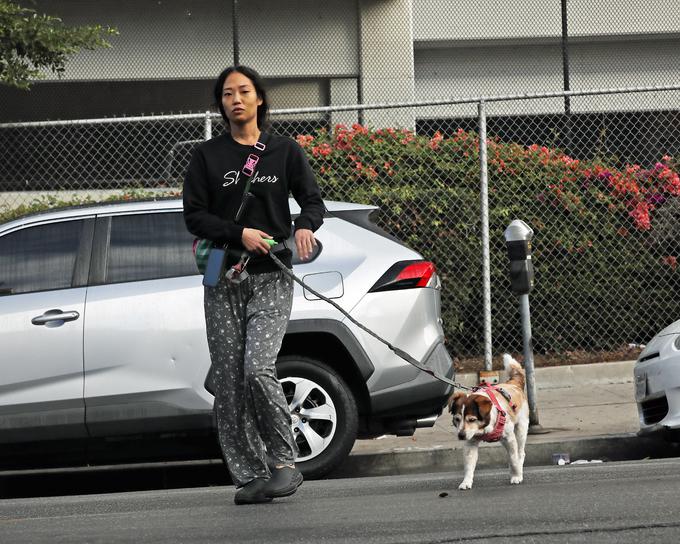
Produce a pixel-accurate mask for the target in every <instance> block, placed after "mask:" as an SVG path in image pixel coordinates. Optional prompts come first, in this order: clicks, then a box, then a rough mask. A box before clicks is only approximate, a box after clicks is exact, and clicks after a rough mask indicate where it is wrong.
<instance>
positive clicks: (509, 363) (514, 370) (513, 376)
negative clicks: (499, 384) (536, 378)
mask: <svg viewBox="0 0 680 544" xmlns="http://www.w3.org/2000/svg"><path fill="white" fill-rule="evenodd" d="M503 366H504V367H505V371H506V372H507V373H508V383H514V384H515V385H517V387H519V388H520V389H524V382H525V375H524V369H523V368H522V365H520V364H519V363H518V362H517V361H516V360H515V359H513V358H512V357H511V356H510V355H509V354H508V353H504V354H503Z"/></svg>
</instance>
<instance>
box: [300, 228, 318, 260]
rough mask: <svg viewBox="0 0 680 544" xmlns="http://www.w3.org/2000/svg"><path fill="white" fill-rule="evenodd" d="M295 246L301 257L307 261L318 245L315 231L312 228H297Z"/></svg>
mask: <svg viewBox="0 0 680 544" xmlns="http://www.w3.org/2000/svg"><path fill="white" fill-rule="evenodd" d="M295 247H296V248H297V254H298V256H299V257H300V259H302V260H303V261H306V260H307V259H308V258H309V256H310V255H311V254H312V252H313V251H314V248H315V247H316V240H315V239H314V233H313V232H312V231H311V230H310V229H297V230H296V231H295Z"/></svg>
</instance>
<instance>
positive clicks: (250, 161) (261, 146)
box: [234, 132, 269, 222]
mask: <svg viewBox="0 0 680 544" xmlns="http://www.w3.org/2000/svg"><path fill="white" fill-rule="evenodd" d="M268 140H269V134H267V133H266V132H260V138H259V139H258V140H257V142H255V145H253V152H252V153H250V155H248V157H247V158H246V163H245V164H244V165H243V168H241V172H243V174H244V175H245V176H247V179H246V185H245V187H244V188H243V196H242V197H241V204H240V205H239V207H238V211H237V212H236V217H235V218H234V221H236V222H238V221H239V220H240V219H241V217H242V215H243V213H244V211H245V208H246V202H247V200H248V194H249V191H250V184H251V181H252V179H253V177H254V176H255V168H257V163H258V162H259V161H260V154H261V153H262V152H263V151H264V150H265V149H266V148H267V141H268Z"/></svg>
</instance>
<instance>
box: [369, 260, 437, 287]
mask: <svg viewBox="0 0 680 544" xmlns="http://www.w3.org/2000/svg"><path fill="white" fill-rule="evenodd" d="M436 286H437V273H436V272H435V269H434V263H431V262H430V261H399V262H397V263H394V264H393V265H392V266H391V267H390V268H389V269H388V270H387V272H385V273H384V274H383V275H382V276H381V277H380V279H379V280H378V281H377V282H375V285H373V287H371V289H370V290H369V291H368V292H369V293H375V292H376V291H392V290H395V289H411V288H413V287H436Z"/></svg>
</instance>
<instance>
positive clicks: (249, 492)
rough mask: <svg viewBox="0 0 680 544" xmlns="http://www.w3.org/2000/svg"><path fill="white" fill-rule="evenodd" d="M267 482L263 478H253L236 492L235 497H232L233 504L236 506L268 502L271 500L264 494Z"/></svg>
mask: <svg viewBox="0 0 680 544" xmlns="http://www.w3.org/2000/svg"><path fill="white" fill-rule="evenodd" d="M267 482H269V480H265V479H264V478H255V479H254V480H251V481H249V482H248V483H247V484H246V485H244V486H243V487H242V488H241V489H239V490H238V491H237V492H236V495H234V502H235V503H236V504H258V503H261V502H270V501H271V500H272V498H271V497H268V496H267V495H266V494H265V492H264V488H265V486H266V485H267Z"/></svg>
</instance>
